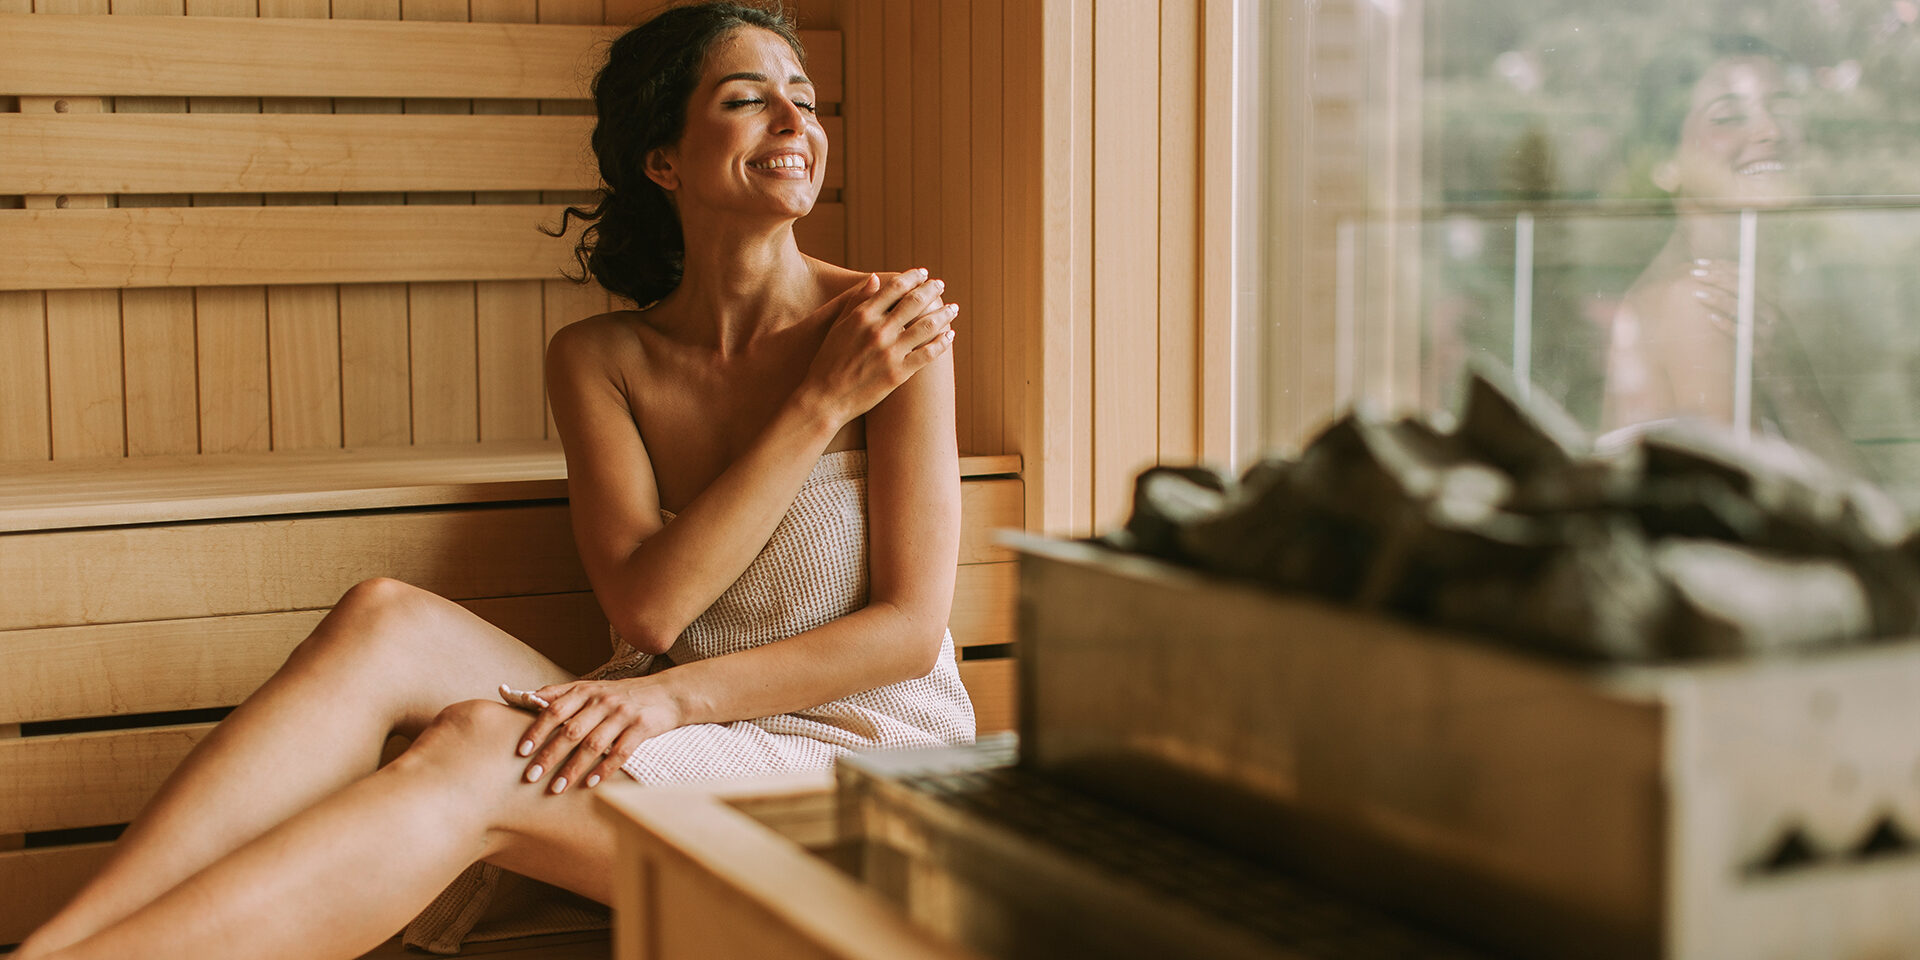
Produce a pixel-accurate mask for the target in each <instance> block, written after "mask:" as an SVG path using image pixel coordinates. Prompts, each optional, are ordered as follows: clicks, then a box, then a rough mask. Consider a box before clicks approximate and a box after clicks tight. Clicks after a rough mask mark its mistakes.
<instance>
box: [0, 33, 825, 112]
mask: <svg viewBox="0 0 1920 960" xmlns="http://www.w3.org/2000/svg"><path fill="white" fill-rule="evenodd" d="M621 31H622V28H620V27H601V26H573V25H561V24H533V23H460V22H431V21H423V20H305V19H291V18H279V17H268V18H258V19H256V18H253V17H115V16H66V15H62V16H48V15H45V14H30V13H6V14H0V94H6V95H34V96H53V97H59V96H112V95H116V94H119V95H138V96H143V97H447V98H458V99H472V98H487V99H507V100H522V99H525V100H538V99H548V100H570V99H584V98H585V97H587V95H588V94H587V84H588V83H589V81H591V79H592V77H593V74H594V72H595V71H597V70H598V69H599V67H600V61H601V58H602V57H603V56H604V53H603V46H602V45H603V43H604V42H605V41H607V40H610V39H612V38H613V37H615V36H618V35H619V34H620V33H621ZM800 37H801V42H802V43H803V44H806V45H807V46H808V47H809V49H810V50H812V51H813V53H812V55H811V56H810V57H809V58H808V68H807V69H808V73H809V75H810V76H812V77H813V78H814V80H815V82H816V86H817V87H818V89H819V95H820V99H821V100H823V101H826V102H829V103H838V102H839V101H840V100H841V99H842V98H843V96H844V93H843V87H842V84H841V82H840V69H839V64H840V57H839V56H838V53H839V49H840V36H839V34H838V33H834V32H824V31H802V32H801V34H800Z"/></svg>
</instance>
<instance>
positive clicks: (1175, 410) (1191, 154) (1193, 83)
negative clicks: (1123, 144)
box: [1157, 0, 1201, 463]
mask: <svg viewBox="0 0 1920 960" xmlns="http://www.w3.org/2000/svg"><path fill="white" fill-rule="evenodd" d="M1159 55H1160V144H1159V146H1160V156H1159V158H1158V159H1159V164H1160V231H1159V235H1160V251H1159V266H1160V269H1159V278H1160V304H1159V306H1160V317H1159V325H1160V329H1159V341H1160V342H1159V356H1158V361H1159V367H1158V369H1159V377H1160V384H1159V386H1160V396H1159V407H1160V410H1159V437H1158V438H1157V441H1158V442H1157V447H1158V454H1159V456H1158V460H1159V462H1161V463H1187V462H1192V461H1194V460H1197V459H1199V457H1200V438H1199V430H1200V404H1199V391H1200V379H1201V378H1200V375H1199V370H1200V368H1199V362H1200V352H1199V350H1200V283H1199V270H1200V173H1199V171H1200V149H1199V144H1200V121H1199V118H1200V113H1201V102H1200V66H1201V64H1200V10H1199V7H1198V5H1196V4H1193V3H1191V2H1188V0H1160V49H1159Z"/></svg>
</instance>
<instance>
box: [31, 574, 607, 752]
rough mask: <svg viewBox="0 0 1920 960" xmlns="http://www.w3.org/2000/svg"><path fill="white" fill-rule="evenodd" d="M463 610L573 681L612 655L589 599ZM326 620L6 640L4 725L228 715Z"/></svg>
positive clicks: (214, 620) (213, 623)
mask: <svg viewBox="0 0 1920 960" xmlns="http://www.w3.org/2000/svg"><path fill="white" fill-rule="evenodd" d="M462 606H465V607H466V608H467V609H469V610H472V611H473V612H474V613H476V614H478V615H479V616H480V617H481V618H483V619H485V620H487V621H488V622H490V623H492V624H494V625H495V626H498V627H499V628H501V629H502V630H505V631H506V632H508V633H510V634H512V635H514V636H515V637H518V638H520V639H521V640H523V641H525V642H526V643H527V644H528V645H529V646H531V647H533V648H534V649H536V650H539V651H540V652H541V653H544V654H546V655H547V657H549V658H550V659H552V660H554V661H555V662H556V663H559V664H560V665H561V666H563V667H565V668H567V669H568V670H571V671H573V672H575V673H583V672H585V671H587V670H589V669H592V668H593V667H594V666H595V665H597V664H599V663H601V662H602V661H604V660H605V659H606V658H607V656H608V654H609V653H610V649H611V648H610V645H609V644H608V642H607V621H606V618H605V617H604V616H602V615H601V613H600V605H599V602H598V601H596V600H594V598H593V594H591V593H586V592H577V593H560V594H546V595H541V596H530V597H498V598H492V599H485V600H467V601H463V602H462ZM324 616H326V611H325V610H295V611H290V612H287V613H263V614H253V615H247V616H230V617H209V618H196V619H191V620H160V621H145V622H140V623H111V624H90V625H83V626H73V627H46V628H41V629H37V630H8V631H0V663H5V664H6V665H7V668H6V670H4V671H0V723H31V722H37V721H45V720H65V719H70V718H74V717H105V716H119V715H123V714H129V713H154V712H159V711H164V710H198V709H203V708H206V707H227V706H233V705H234V704H237V703H239V702H240V701H241V700H244V699H246V697H247V695H248V694H251V693H252V692H253V691H254V689H255V688H257V687H259V686H260V684H262V683H264V682H266V679H267V678H268V677H270V676H272V675H273V672H274V671H275V670H277V669H279V667H280V664H281V663H282V662H283V661H285V660H286V658H287V654H289V653H291V652H292V651H293V648H294V647H295V646H296V645H297V644H299V642H300V641H301V640H302V639H304V638H305V637H306V635H307V634H308V633H310V632H312V631H313V628H314V627H315V626H317V625H318V624H319V623H320V620H321V618H322V617H324Z"/></svg>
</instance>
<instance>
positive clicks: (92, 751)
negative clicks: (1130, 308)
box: [0, 441, 1022, 943]
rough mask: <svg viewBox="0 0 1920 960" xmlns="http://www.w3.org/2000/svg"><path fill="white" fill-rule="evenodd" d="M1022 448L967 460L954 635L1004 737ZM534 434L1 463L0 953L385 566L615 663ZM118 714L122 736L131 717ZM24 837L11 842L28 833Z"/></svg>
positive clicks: (990, 719) (982, 709) (546, 641)
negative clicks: (1005, 532)
mask: <svg viewBox="0 0 1920 960" xmlns="http://www.w3.org/2000/svg"><path fill="white" fill-rule="evenodd" d="M1018 466H1019V464H1018V458H1016V457H970V458H966V459H965V460H963V461H962V464H961V468H960V469H961V471H962V473H963V474H964V475H965V477H966V480H965V482H964V483H963V485H962V508H963V512H964V515H965V518H966V519H965V534H964V536H963V538H962V556H961V563H962V565H961V568H960V572H959V581H958V582H959V588H958V591H957V597H956V600H955V605H954V616H953V625H952V626H953V631H954V635H955V637H956V640H957V641H958V642H960V643H961V644H962V645H963V648H964V652H963V656H965V655H966V654H967V653H972V652H973V651H982V652H985V653H987V654H990V655H991V656H990V658H988V659H967V660H963V662H962V664H961V670H962V675H963V677H964V678H965V681H966V682H967V684H968V688H969V690H970V691H972V692H973V693H974V696H975V700H976V708H977V710H978V712H979V715H980V725H981V728H982V729H983V730H994V729H1005V728H1007V727H1009V726H1011V723H1012V718H1011V714H1010V711H1011V709H1012V704H1011V697H1010V692H1011V683H1012V680H1011V675H1010V667H1011V661H1010V660H1008V659H1006V658H1005V655H1004V653H1005V649H1006V646H1005V645H1006V644H1007V643H1008V642H1009V641H1010V639H1011V630H1010V619H1011V618H1010V612H1011V603H1010V598H1011V595H1012V590H1013V583H1012V580H1011V577H1010V574H1011V571H1012V570H1013V564H1011V563H1009V562H1007V558H1006V556H1005V555H1004V553H1003V551H1002V550H1001V548H999V547H997V546H995V545H994V544H993V540H992V531H993V529H995V528H1000V527H1018V526H1020V525H1021V520H1022V517H1021V495H1020V481H1019V480H1018V479H1017V478H1015V477H1013V476H1012V475H1013V474H1014V473H1015V472H1017V469H1018ZM564 476H565V474H564V464H563V462H562V460H561V457H560V453H559V451H558V449H557V448H556V447H555V446H554V445H553V444H551V443H548V442H545V441H541V442H533V443H524V444H502V445H496V448H482V447H476V446H472V445H462V446H450V447H438V448H424V447H413V448H402V449H398V450H388V451H358V450H348V451H325V452H313V453H305V454H254V455H230V456H225V457H199V458H173V459H165V460H157V461H138V460H113V461H104V462H99V463H83V464H78V465H75V464H67V463H49V464H37V465H31V466H29V467H24V468H23V467H19V466H15V467H10V468H7V469H6V470H5V471H4V473H0V583H4V584H6V585H7V586H6V589H5V591H4V594H0V663H4V664H5V669H4V670H0V724H17V725H19V726H18V728H17V729H18V732H19V733H21V734H23V735H22V736H18V737H15V738H9V739H4V740H0V834H11V835H15V836H16V837H20V838H21V840H22V841H24V844H25V847H26V848H25V849H17V850H12V851H9V852H0V903H6V904H8V909H7V910H6V911H5V912H4V920H0V943H9V942H13V941H16V940H18V939H19V938H20V937H21V936H23V935H24V933H25V932H26V930H27V929H30V928H31V927H32V926H33V925H34V924H35V923H36V922H38V921H39V920H40V919H42V918H44V917H45V916H46V915H47V913H48V912H49V911H50V910H52V909H54V908H56V907H57V905H58V904H59V903H61V902H63V901H64V900H65V898H66V897H67V896H69V895H71V893H72V892H73V890H74V889H75V888H76V887H77V886H78V884H79V883H80V882H82V881H83V880H84V878H85V877H86V876H87V875H89V874H90V872H91V871H92V870H93V869H94V867H95V866H96V865H97V863H98V862H99V860H100V858H101V856H103V855H104V853H105V849H106V843H105V842H104V841H105V839H106V838H108V837H110V836H111V835H113V834H114V833H116V832H117V831H116V830H114V828H113V825H116V824H123V823H125V822H126V821H127V820H128V819H130V818H131V817H132V816H133V814H134V813H135V812H137V811H138V809H139V807H140V805H141V804H142V803H144V802H145V800H146V798H147V797H148V796H149V795H151V794H152V792H153V790H154V789H155V788H156V787H157V786H158V785H159V783H160V781H161V780H162V779H164V778H165V777H166V775H167V774H168V773H169V772H170V771H171V770H172V769H173V767H174V765H175V764H177V763H178V762H179V760H180V758H181V757H183V756H184V755H185V754H186V752H187V751H188V750H189V749H191V748H192V746H193V745H194V744H195V743H197V742H198V741H199V740H200V738H201V737H203V736H205V735H206V733H207V731H208V730H210V729H211V728H212V726H213V722H214V720H215V719H216V718H217V716H218V715H220V714H221V713H223V712H224V710H223V709H222V708H226V707H231V706H233V705H234V704H236V703H238V702H239V700H241V699H242V698H244V697H245V696H246V694H247V693H249V692H250V691H252V689H253V688H254V687H256V686H257V685H259V684H260V683H261V682H262V681H264V680H265V679H266V678H267V677H268V676H269V675H271V674H272V672H273V670H274V669H275V668H277V667H278V665H279V664H280V662H281V661H282V660H283V659H284V658H285V656H286V654H287V653H288V652H289V651H290V650H291V649H292V648H293V646H294V645H295V644H297V643H298V642H299V641H300V639H301V638H302V637H304V636H305V635H306V634H307V632H308V631H309V630H311V629H312V627H313V626H314V624H316V623H317V622H318V621H319V619H320V617H322V616H323V615H324V614H325V611H326V608H327V607H328V606H330V605H331V604H332V603H333V601H334V600H336V599H337V598H338V597H339V595H340V594H341V593H342V592H343V591H344V590H345V589H346V588H347V587H349V586H351V585H352V584H354V583H356V582H358V581H360V580H363V579H366V578H367V577H372V576H395V577H398V578H400V579H404V580H407V581H409V582H411V583H414V584H417V585H419V586H422V587H425V588H427V589H430V590H433V591H435V592H437V593H440V594H443V595H445V596H447V597H450V598H452V599H455V600H457V601H459V602H461V603H462V604H463V605H465V606H467V607H468V608H469V609H472V610H473V611H475V612H476V613H478V614H480V615H481V616H483V617H485V618H487V619H488V620H490V621H492V622H493V623H495V624H496V625H498V626H500V627H501V628H503V629H505V630H507V631H508V632H510V633H513V634H514V635H515V636H518V637H521V638H522V639H525V640H526V641H527V642H529V643H531V644H532V645H534V646H535V647H537V648H539V649H540V650H541V651H542V652H544V653H546V654H547V655H548V656H550V657H552V658H554V659H555V660H556V661H557V662H559V663H561V664H562V665H564V666H566V667H567V668H569V669H572V670H579V671H584V670H586V669H588V668H590V667H592V666H593V665H595V664H597V663H599V662H600V661H602V660H604V659H605V658H606V656H607V653H608V643H607V632H606V620H605V619H604V617H603V616H602V615H601V613H600V610H599V607H598V605H597V604H596V602H595V601H594V599H593V595H592V593H591V592H589V590H588V585H587V582H586V577H585V574H584V572H583V571H582V570H581V567H580V563H579V560H578V558H577V555H576V554H575V552H574V548H573V541H572V534H571V531H570V529H569V527H568V522H567V514H566V502H565V496H566V490H565V479H564ZM129 721H131V723H132V724H137V725H129ZM22 835H23V836H22Z"/></svg>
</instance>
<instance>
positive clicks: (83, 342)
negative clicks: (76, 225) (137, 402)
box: [0, 210, 143, 460]
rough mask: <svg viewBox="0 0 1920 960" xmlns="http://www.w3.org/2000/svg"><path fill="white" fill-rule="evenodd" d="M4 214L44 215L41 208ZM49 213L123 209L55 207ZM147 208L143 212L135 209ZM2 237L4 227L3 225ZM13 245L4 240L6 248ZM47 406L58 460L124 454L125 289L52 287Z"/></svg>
mask: <svg viewBox="0 0 1920 960" xmlns="http://www.w3.org/2000/svg"><path fill="white" fill-rule="evenodd" d="M0 212H4V213H21V214H38V213H41V212H43V211H38V210H8V211H0ZM45 212H46V213H49V214H67V215H72V214H83V213H96V212H97V213H114V212H118V211H106V210H102V211H92V210H52V211H45ZM129 212H143V211H129ZM0 235H4V228H3V227H0ZM8 243H9V241H7V240H0V246H5V245H7V244H8ZM46 298H47V299H46V303H47V394H48V401H47V405H48V407H49V409H50V411H51V413H52V427H53V458H54V459H55V460H71V459H85V458H91V457H118V456H124V455H125V454H126V452H127V449H126V440H127V434H126V419H125V411H126V400H125V392H124V391H125V387H124V381H123V380H122V378H121V369H122V368H121V362H122V361H121V341H120V292H119V291H117V290H50V291H48V292H47V295H46Z"/></svg>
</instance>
